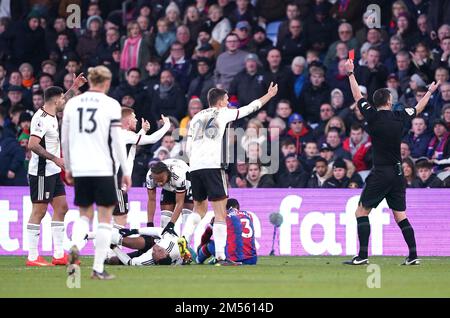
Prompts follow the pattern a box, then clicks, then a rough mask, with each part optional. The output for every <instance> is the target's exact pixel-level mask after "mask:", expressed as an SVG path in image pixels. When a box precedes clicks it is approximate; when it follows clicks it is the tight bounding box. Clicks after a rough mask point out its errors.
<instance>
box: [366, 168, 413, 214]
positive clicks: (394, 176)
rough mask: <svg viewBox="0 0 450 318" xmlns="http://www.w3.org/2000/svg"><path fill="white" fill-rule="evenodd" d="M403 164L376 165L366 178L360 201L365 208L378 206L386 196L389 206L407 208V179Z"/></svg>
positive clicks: (393, 208)
mask: <svg viewBox="0 0 450 318" xmlns="http://www.w3.org/2000/svg"><path fill="white" fill-rule="evenodd" d="M400 169H401V166H400V167H398V166H378V167H374V168H373V169H372V171H371V172H370V174H369V176H368V177H367V179H366V185H365V186H364V189H363V191H362V194H361V198H360V203H361V204H362V206H363V207H365V208H376V207H377V206H378V204H380V202H381V201H383V199H384V198H386V201H387V204H388V206H389V208H391V209H392V210H395V211H405V210H406V180H405V177H404V176H403V173H402V172H401V170H400Z"/></svg>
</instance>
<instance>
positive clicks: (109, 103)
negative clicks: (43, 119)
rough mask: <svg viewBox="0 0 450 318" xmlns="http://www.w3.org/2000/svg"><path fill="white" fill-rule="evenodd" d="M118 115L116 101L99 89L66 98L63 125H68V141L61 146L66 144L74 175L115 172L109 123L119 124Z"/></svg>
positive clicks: (119, 112) (112, 174)
mask: <svg viewBox="0 0 450 318" xmlns="http://www.w3.org/2000/svg"><path fill="white" fill-rule="evenodd" d="M121 115H122V114H121V107H120V104H119V102H118V101H116V100H115V99H113V98H111V97H109V96H107V95H105V94H103V93H100V92H93V91H88V92H86V93H83V94H81V95H79V96H76V97H73V98H71V99H70V100H69V101H68V102H67V104H66V108H65V110H64V117H63V129H64V126H65V125H68V128H67V129H68V133H67V134H68V139H69V141H68V145H63V147H66V146H67V147H68V150H69V151H68V153H69V157H70V158H66V160H67V161H68V162H69V163H70V164H69V169H70V171H71V172H72V176H73V177H106V176H114V175H115V173H116V165H117V163H116V162H115V160H114V152H113V147H112V138H111V126H114V125H116V126H117V125H119V126H120V125H121V124H120V120H121ZM66 166H67V163H66Z"/></svg>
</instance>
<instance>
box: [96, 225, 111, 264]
mask: <svg viewBox="0 0 450 318" xmlns="http://www.w3.org/2000/svg"><path fill="white" fill-rule="evenodd" d="M111 231H112V226H111V224H108V223H99V224H98V227H97V234H96V237H95V256H94V267H93V269H94V270H95V271H96V272H97V273H103V270H104V262H105V259H106V255H107V253H108V250H109V246H110V245H111Z"/></svg>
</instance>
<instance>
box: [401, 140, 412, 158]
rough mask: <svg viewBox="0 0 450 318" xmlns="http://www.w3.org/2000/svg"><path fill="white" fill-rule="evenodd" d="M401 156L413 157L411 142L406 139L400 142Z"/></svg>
mask: <svg viewBox="0 0 450 318" xmlns="http://www.w3.org/2000/svg"><path fill="white" fill-rule="evenodd" d="M400 156H401V158H402V160H405V159H406V158H411V150H410V149H409V144H408V143H407V142H406V141H402V142H401V144H400Z"/></svg>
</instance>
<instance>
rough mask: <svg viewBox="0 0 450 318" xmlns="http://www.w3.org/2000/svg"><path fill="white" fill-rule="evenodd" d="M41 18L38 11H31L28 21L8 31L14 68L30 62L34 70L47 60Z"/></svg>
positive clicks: (19, 23)
mask: <svg viewBox="0 0 450 318" xmlns="http://www.w3.org/2000/svg"><path fill="white" fill-rule="evenodd" d="M40 17H41V16H40V14H39V13H38V12H37V11H35V10H34V11H31V12H30V13H29V14H28V16H27V19H26V21H23V22H22V21H19V22H18V23H17V24H16V25H12V26H11V27H10V28H8V29H7V31H6V32H7V35H6V37H7V39H8V42H9V43H10V46H9V48H10V49H9V52H10V63H11V66H12V67H13V68H17V67H19V65H20V64H21V63H23V62H28V63H30V64H31V65H32V66H33V68H34V69H38V68H39V66H40V65H41V62H42V61H43V60H44V59H45V57H46V55H47V49H46V47H45V32H44V30H43V29H42V28H41V27H40V26H39V19H40Z"/></svg>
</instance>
